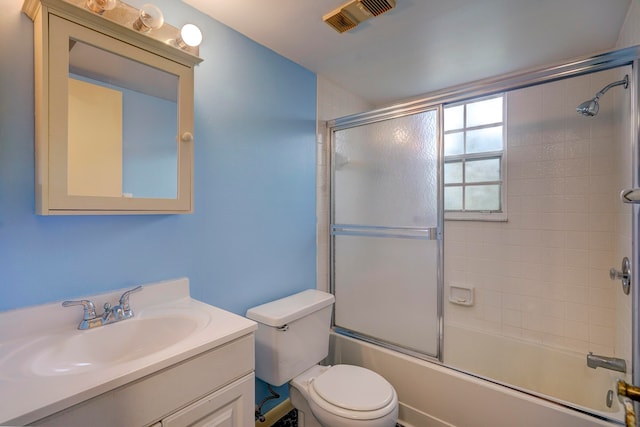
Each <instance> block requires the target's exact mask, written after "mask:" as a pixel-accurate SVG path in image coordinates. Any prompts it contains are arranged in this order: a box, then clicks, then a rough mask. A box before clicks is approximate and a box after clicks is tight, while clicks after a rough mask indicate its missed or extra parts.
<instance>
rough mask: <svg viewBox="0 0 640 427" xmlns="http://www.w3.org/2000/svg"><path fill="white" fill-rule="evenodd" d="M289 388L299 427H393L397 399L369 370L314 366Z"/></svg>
mask: <svg viewBox="0 0 640 427" xmlns="http://www.w3.org/2000/svg"><path fill="white" fill-rule="evenodd" d="M289 387H290V391H289V395H290V398H291V403H292V404H293V406H294V407H295V408H296V409H298V421H299V426H300V427H365V426H366V427H394V426H395V425H396V420H397V418H398V396H397V394H396V392H395V390H394V388H393V387H392V386H391V384H389V383H388V382H387V380H385V379H384V378H383V377H381V376H380V375H378V374H376V373H375V372H373V371H370V370H368V369H365V368H361V367H359V366H352V365H335V366H320V365H316V366H314V367H312V368H311V369H309V370H307V371H305V372H303V373H302V374H300V375H299V376H297V377H296V378H294V379H293V380H291V382H290V383H289ZM300 412H302V414H300Z"/></svg>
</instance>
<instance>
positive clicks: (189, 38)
mask: <svg viewBox="0 0 640 427" xmlns="http://www.w3.org/2000/svg"><path fill="white" fill-rule="evenodd" d="M200 43H202V31H200V28H198V27H197V26H195V25H193V24H185V25H183V26H182V29H181V30H180V35H179V36H178V38H177V39H176V44H177V45H178V47H179V48H180V49H184V48H186V47H187V46H191V47H197V46H200Z"/></svg>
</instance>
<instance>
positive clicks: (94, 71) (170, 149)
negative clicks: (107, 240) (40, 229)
mask: <svg viewBox="0 0 640 427" xmlns="http://www.w3.org/2000/svg"><path fill="white" fill-rule="evenodd" d="M27 3H28V4H29V7H26V9H25V7H23V10H25V13H27V14H28V15H29V16H30V17H31V18H32V19H33V20H34V52H35V77H36V78H35V80H36V86H35V89H36V90H35V93H36V150H35V151H36V213H38V214H40V215H102V214H150V213H190V212H192V211H193V135H192V133H193V68H194V66H195V65H196V64H197V63H199V62H200V61H201V59H200V58H199V57H198V56H197V52H198V50H197V48H196V47H185V48H181V47H180V46H179V43H178V40H179V34H180V32H179V30H178V29H177V28H174V27H171V26H170V25H168V24H166V23H165V24H164V25H163V26H162V27H161V28H159V29H154V30H152V31H150V32H146V33H141V32H138V31H136V30H134V29H133V25H132V22H134V21H135V18H137V17H138V16H139V11H138V9H135V8H133V7H131V6H129V5H127V4H126V3H124V2H122V1H119V2H117V4H116V7H115V9H113V10H109V11H107V12H105V13H104V14H99V13H94V12H93V11H91V10H89V9H87V8H86V7H84V4H85V1H84V0H25V5H27ZM27 10H28V11H30V12H31V13H29V12H28V11H27Z"/></svg>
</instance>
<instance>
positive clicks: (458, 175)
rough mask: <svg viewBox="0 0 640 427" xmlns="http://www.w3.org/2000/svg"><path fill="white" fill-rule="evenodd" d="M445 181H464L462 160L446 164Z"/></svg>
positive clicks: (456, 182) (455, 182)
mask: <svg viewBox="0 0 640 427" xmlns="http://www.w3.org/2000/svg"><path fill="white" fill-rule="evenodd" d="M444 183H445V184H458V183H462V162H451V163H445V164H444Z"/></svg>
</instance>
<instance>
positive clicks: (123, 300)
mask: <svg viewBox="0 0 640 427" xmlns="http://www.w3.org/2000/svg"><path fill="white" fill-rule="evenodd" d="M141 290H142V285H140V286H136V287H135V288H133V289H129V290H128V291H126V292H125V293H123V294H122V296H121V297H120V307H122V310H123V311H125V312H127V311H131V308H130V307H129V295H131V294H132V293H133V292H138V291H141Z"/></svg>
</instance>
